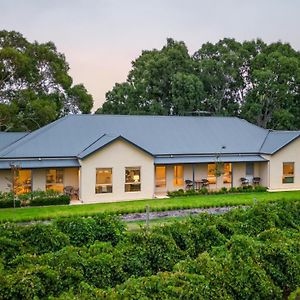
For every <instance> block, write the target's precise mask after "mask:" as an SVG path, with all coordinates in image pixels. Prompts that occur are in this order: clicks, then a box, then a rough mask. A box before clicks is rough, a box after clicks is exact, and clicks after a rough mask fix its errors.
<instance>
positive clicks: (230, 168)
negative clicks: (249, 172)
mask: <svg viewBox="0 0 300 300" xmlns="http://www.w3.org/2000/svg"><path fill="white" fill-rule="evenodd" d="M226 165H229V171H228V173H226V172H225V166H226ZM225 178H228V179H229V180H227V181H225ZM223 184H232V163H224V165H223Z"/></svg>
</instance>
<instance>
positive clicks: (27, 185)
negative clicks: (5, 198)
mask: <svg viewBox="0 0 300 300" xmlns="http://www.w3.org/2000/svg"><path fill="white" fill-rule="evenodd" d="M14 181H15V182H14V188H15V193H16V194H18V195H20V194H25V193H29V192H31V170H17V171H16V177H15V179H14Z"/></svg>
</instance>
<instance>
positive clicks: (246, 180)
mask: <svg viewBox="0 0 300 300" xmlns="http://www.w3.org/2000/svg"><path fill="white" fill-rule="evenodd" d="M241 183H242V186H246V185H249V179H247V178H245V177H242V178H241Z"/></svg>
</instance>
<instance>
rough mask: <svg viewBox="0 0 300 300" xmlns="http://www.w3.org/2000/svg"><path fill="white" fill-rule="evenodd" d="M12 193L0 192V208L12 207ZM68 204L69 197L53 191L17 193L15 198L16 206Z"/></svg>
mask: <svg viewBox="0 0 300 300" xmlns="http://www.w3.org/2000/svg"><path fill="white" fill-rule="evenodd" d="M13 197H14V196H13V194H12V193H1V192H0V208H9V207H14V200H13ZM67 204H70V197H69V196H67V195H63V194H59V193H57V192H54V191H46V192H43V191H36V192H31V193H27V194H23V195H19V196H17V197H16V199H15V206H16V207H24V206H48V205H67Z"/></svg>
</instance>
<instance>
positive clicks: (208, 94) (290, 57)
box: [97, 39, 300, 130]
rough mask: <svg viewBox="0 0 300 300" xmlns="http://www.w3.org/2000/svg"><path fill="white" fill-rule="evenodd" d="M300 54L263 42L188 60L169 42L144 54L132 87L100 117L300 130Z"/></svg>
mask: <svg viewBox="0 0 300 300" xmlns="http://www.w3.org/2000/svg"><path fill="white" fill-rule="evenodd" d="M299 83H300V53H299V52H298V51H296V50H294V49H293V48H292V47H291V46H290V45H289V44H284V43H281V42H277V43H272V44H269V45H268V44H266V43H264V42H263V41H262V40H256V41H254V40H253V41H245V42H243V43H240V42H238V41H235V40H234V39H223V40H220V41H219V42H218V43H216V44H212V43H206V44H203V45H202V47H201V48H200V49H199V50H198V51H196V52H195V53H194V54H193V55H189V52H188V49H187V47H186V45H185V44H184V42H177V41H174V40H173V39H168V40H167V44H166V45H165V46H164V47H163V48H162V49H161V50H156V49H154V50H151V51H143V52H142V54H141V55H140V56H139V57H138V58H137V59H136V60H135V61H134V62H133V63H132V69H131V70H130V72H129V74H128V78H127V81H126V82H124V83H117V84H116V85H115V86H114V88H113V89H112V90H111V91H109V92H108V93H107V94H106V101H105V102H104V104H103V106H102V107H101V108H99V109H98V111H97V113H105V114H158V115H193V114H196V115H198V114H203V113H204V114H205V115H207V114H208V115H222V116H238V117H242V118H245V119H247V120H249V121H250V122H253V123H255V124H257V125H259V126H262V127H265V128H273V129H296V130H298V129H300V90H299V87H300V85H299Z"/></svg>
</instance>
